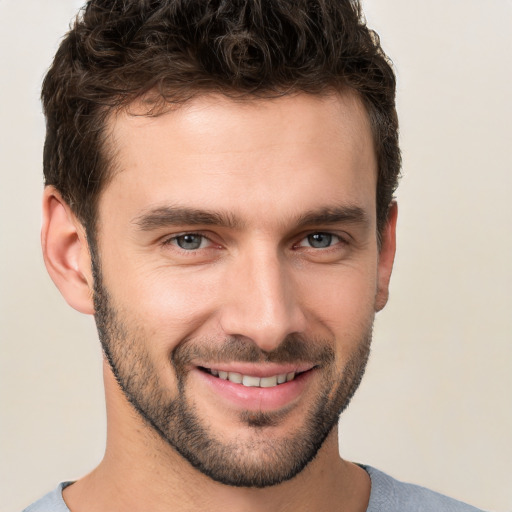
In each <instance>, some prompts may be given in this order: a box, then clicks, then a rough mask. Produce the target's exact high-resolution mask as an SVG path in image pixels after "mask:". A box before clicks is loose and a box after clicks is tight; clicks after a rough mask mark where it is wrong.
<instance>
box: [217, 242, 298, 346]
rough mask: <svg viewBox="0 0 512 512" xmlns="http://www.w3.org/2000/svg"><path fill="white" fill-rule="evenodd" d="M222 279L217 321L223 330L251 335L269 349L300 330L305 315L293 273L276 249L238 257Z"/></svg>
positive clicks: (246, 336) (259, 344) (245, 335)
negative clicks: (222, 287) (223, 281)
mask: <svg viewBox="0 0 512 512" xmlns="http://www.w3.org/2000/svg"><path fill="white" fill-rule="evenodd" d="M237 260H238V261H237V262H236V263H235V264H234V265H233V267H231V269H230V271H229V274H228V277H227V282H226V283H225V285H226V288H225V290H224V292H225V301H224V302H223V307H222V310H221V312H220V323H221V327H222V330H223V332H224V333H225V334H227V335H231V336H243V337H245V338H249V339H251V340H252V341H253V342H254V343H255V344H256V345H258V346H259V347H260V348H261V350H263V351H266V352H270V351H272V350H273V349H275V348H277V346H279V344H280V343H281V342H282V341H283V340H284V339H285V338H286V336H288V335H289V334H294V333H302V332H304V330H305V327H306V318H305V315H304V312H303V310H302V308H301V306H300V296H299V290H298V286H297V284H296V283H295V282H294V279H293V275H292V274H293V273H292V271H291V269H290V268H289V264H287V262H286V261H285V258H280V255H279V253H277V251H275V250H272V249H270V250H260V251H259V252H256V251H253V252H252V254H249V255H246V256H245V257H240V258H237Z"/></svg>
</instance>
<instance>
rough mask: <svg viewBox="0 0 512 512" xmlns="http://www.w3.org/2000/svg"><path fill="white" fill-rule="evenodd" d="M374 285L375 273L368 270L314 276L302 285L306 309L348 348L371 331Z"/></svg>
mask: <svg viewBox="0 0 512 512" xmlns="http://www.w3.org/2000/svg"><path fill="white" fill-rule="evenodd" d="M376 283H377V277H376V271H371V270H369V269H368V268H362V267H361V268H347V267H345V268H338V269H336V268H334V269H332V271H331V272H329V275H327V276H324V277H323V279H320V278H319V276H316V279H314V280H312V279H308V280H307V281H306V282H303V283H302V288H303V290H305V293H304V297H305V299H304V300H305V302H304V304H305V308H306V309H307V310H308V312H309V315H310V316H311V317H313V318H314V319H315V320H314V321H315V322H318V323H321V324H323V325H324V326H325V327H326V328H327V330H328V331H329V334H330V335H331V336H334V337H335V338H336V340H337V342H338V343H341V344H342V345H346V346H347V348H348V347H349V346H351V345H355V344H358V343H359V342H360V341H361V337H362V336H363V335H365V334H366V333H367V331H368V329H370V328H371V325H372V322H373V318H374V307H375V295H376Z"/></svg>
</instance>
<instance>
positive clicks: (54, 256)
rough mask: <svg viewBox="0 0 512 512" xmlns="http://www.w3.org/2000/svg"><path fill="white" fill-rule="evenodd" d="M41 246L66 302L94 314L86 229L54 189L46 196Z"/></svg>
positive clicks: (47, 188)
mask: <svg viewBox="0 0 512 512" xmlns="http://www.w3.org/2000/svg"><path fill="white" fill-rule="evenodd" d="M41 245H42V249H43V258H44V262H45V265H46V269H47V270H48V273H49V274H50V277H51V278H52V280H53V282H54V283H55V285H56V286H57V288H58V289H59V291H60V293H61V294H62V296H63V297H64V299H65V300H66V302H67V303H68V304H69V305H70V306H71V307H72V308H74V309H76V310H77V311H80V312H81V313H85V314H90V315H92V314H94V304H93V298H92V297H93V280H92V271H91V258H90V254H89V248H88V245H87V238H86V236H85V229H84V228H83V226H82V224H81V223H80V222H79V221H78V219H77V218H76V217H75V215H74V214H73V212H72V211H71V209H70V207H69V206H68V204H67V203H66V202H65V201H64V200H63V199H62V196H61V195H60V194H59V192H58V191H57V190H56V189H55V188H54V187H52V186H47V187H46V188H45V190H44V194H43V223H42V228H41Z"/></svg>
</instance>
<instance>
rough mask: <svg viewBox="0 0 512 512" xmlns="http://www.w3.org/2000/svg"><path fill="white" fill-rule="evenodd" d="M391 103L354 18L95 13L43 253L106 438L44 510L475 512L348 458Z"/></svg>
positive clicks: (79, 65) (117, 8)
mask: <svg viewBox="0 0 512 512" xmlns="http://www.w3.org/2000/svg"><path fill="white" fill-rule="evenodd" d="M394 92H395V80H394V75H393V72H392V70H391V68H390V66H389V64H388V61H387V59H386V57H385V55H384V54H383V52H382V50H381V48H380V46H379V43H378V39H377V37H376V36H375V35H374V34H373V33H372V32H370V31H369V30H368V29H367V28H366V26H365V25H364V23H363V22H362V21H361V15H360V9H359V6H358V5H357V4H356V3H355V2H352V1H349V0H347V1H344V2H340V1H334V0H333V1H332V2H329V1H318V2H296V1H295V2H292V1H290V2H284V1H283V2H268V3H261V2H257V1H244V2H235V1H232V2H210V3H209V2H200V1H188V2H180V1H177V0H174V1H171V0H162V1H153V2H149V1H135V0H133V1H126V0H125V1H120V0H118V1H116V0H110V1H107V0H93V1H91V2H88V4H87V6H86V8H85V10H84V12H83V14H82V16H81V17H80V18H79V19H78V20H77V22H76V24H75V26H74V28H73V29H72V30H71V32H70V33H69V34H68V35H67V36H66V38H65V39H64V41H63V42H62V44H61V46H60V48H59V50H58V52H57V55H56V57H55V61H54V63H53V66H52V68H51V69H50V71H49V73H48V75H47V77H46V79H45V82H44V85H43V104H44V108H45V113H46V116H47V140H46V145H45V154H44V168H45V181H46V188H45V192H44V202H43V204H44V207H43V229H42V243H43V254H44V258H45V263H46V266H47V268H48V271H49V273H50V275H51V277H52V279H53V280H54V282H55V284H56V285H57V287H58V288H59V290H60V291H61V293H62V295H63V296H64V298H65V299H66V300H67V301H68V303H69V304H70V305H71V306H72V307H74V308H75V309H77V310H78V311H81V312H83V313H86V314H94V316H95V319H96V324H97V328H98V333H99V338H100V341H101V343H102V347H103V351H104V354H105V370H104V378H105V390H106V402H107V418H108V435H107V449H106V453H105V457H104V459H103V460H102V462H101V463H100V464H99V466H98V467H97V468H96V469H95V470H94V471H93V472H92V473H90V474H89V475H87V476H85V477H84V478H82V479H80V480H78V481H77V482H74V483H72V484H70V483H69V482H68V483H63V484H62V485H61V486H59V488H58V489H56V490H55V491H54V492H52V493H50V494H49V495H48V496H46V497H45V498H43V499H42V500H41V501H40V502H38V503H36V504H34V505H32V506H30V507H29V508H28V509H27V510H29V511H37V510H45V511H46V510H55V511H65V510H72V511H75V510H76V511H80V510H90V511H94V510H98V511H103V510H105V511H106V510H109V511H115V510H122V511H131V510H134V511H141V510H144V511H145V510H148V511H149V510H150V511H156V512H158V511H160V510H162V511H163V510H179V511H188V510H205V511H217V510H225V509H226V508H227V509H233V510H247V511H259V510H275V511H281V510H295V511H302V510H308V511H309V510H322V511H335V510H344V511H354V512H355V511H365V510H368V511H377V510H378V511H381V510H393V511H398V510H435V511H438V510H450V511H465V510H468V511H469V510H476V509H474V508H472V507H469V506H466V505H463V504H461V503H459V502H456V501H454V500H451V499H450V498H446V497H443V496H440V495H438V494H435V493H433V492H430V491H427V490H425V489H422V488H418V487H415V486H409V485H407V484H401V483H399V482H396V481H394V480H393V479H391V478H390V477H388V476H386V475H385V474H383V473H381V472H379V471H377V470H375V469H373V468H370V467H365V466H359V465H355V464H352V463H350V462H348V461H344V460H342V459H340V457H339V455H338V446H337V436H338V431H337V420H338V417H339V415H340V413H341V412H342V411H343V410H344V409H345V408H346V406H347V405H348V403H349V401H350V399H351V397H352V395H353V394H354V392H355V390H356V388H357V386H358V384H359V382H360V379H361V378H362V375H363V373H364V368H365V365H366V361H367V358H368V353H369V347H370V340H371V331H372V323H373V318H374V315H375V312H376V311H378V310H380V309H382V308H383V307H384V305H385V304H386V301H387V294H388V283H389V279H390V275H391V269H392V265H393V259H394V253H395V226H396V218H397V207H396V204H395V203H394V201H393V192H394V190H395V188H396V184H397V179H398V174H399V168H400V154H399V149H398V125H397V120H396V112H395V107H394Z"/></svg>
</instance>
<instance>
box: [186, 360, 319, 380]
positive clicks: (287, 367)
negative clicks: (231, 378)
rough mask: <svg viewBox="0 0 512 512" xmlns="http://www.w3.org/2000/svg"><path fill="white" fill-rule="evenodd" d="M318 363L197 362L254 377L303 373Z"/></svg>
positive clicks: (203, 365)
mask: <svg viewBox="0 0 512 512" xmlns="http://www.w3.org/2000/svg"><path fill="white" fill-rule="evenodd" d="M315 366H316V365H314V364H312V363H295V364H293V363H289V364H275V363H237V362H231V363H204V364H196V367H198V368H205V369H207V370H217V371H224V372H236V373H241V374H242V375H251V376H254V377H273V376H274V375H282V374H285V373H291V372H295V373H302V372H307V371H308V370H311V369H313V368H314V367H315Z"/></svg>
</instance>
